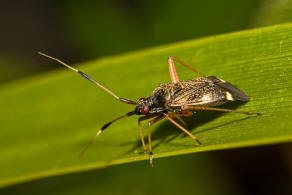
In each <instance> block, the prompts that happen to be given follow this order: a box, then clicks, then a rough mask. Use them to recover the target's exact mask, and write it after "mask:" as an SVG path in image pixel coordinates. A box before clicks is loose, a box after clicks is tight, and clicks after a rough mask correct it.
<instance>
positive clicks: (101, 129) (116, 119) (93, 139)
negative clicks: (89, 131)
mask: <svg viewBox="0 0 292 195" xmlns="http://www.w3.org/2000/svg"><path fill="white" fill-rule="evenodd" d="M134 114H135V112H134V111H133V112H128V113H127V114H124V115H122V116H119V117H118V118H115V119H114V120H112V121H110V122H108V123H106V124H105V125H103V126H102V127H101V128H100V129H99V131H97V133H96V134H95V136H94V137H93V138H92V140H91V141H90V142H89V143H88V144H87V145H86V146H85V147H84V149H83V150H82V151H81V153H80V154H79V156H78V158H79V159H80V158H81V157H82V155H83V154H84V153H85V152H86V150H87V149H88V148H89V146H91V145H92V144H93V142H94V141H95V139H96V138H97V137H98V136H99V135H100V134H101V133H102V132H103V131H104V130H105V129H106V128H108V127H109V126H110V125H111V124H112V123H114V122H116V121H118V120H120V119H122V118H125V117H129V116H132V115H134Z"/></svg>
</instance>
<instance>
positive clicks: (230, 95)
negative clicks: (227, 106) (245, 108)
mask: <svg viewBox="0 0 292 195" xmlns="http://www.w3.org/2000/svg"><path fill="white" fill-rule="evenodd" d="M225 95H226V99H227V100H230V101H234V98H233V96H232V94H231V93H229V92H228V91H227V92H226V93H225Z"/></svg>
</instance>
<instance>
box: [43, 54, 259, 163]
mask: <svg viewBox="0 0 292 195" xmlns="http://www.w3.org/2000/svg"><path fill="white" fill-rule="evenodd" d="M38 53H39V54H40V55H42V56H45V57H47V58H50V59H52V60H55V61H57V62H59V63H60V64H62V65H64V66H66V67H67V68H69V69H71V70H73V71H75V72H77V73H79V74H80V75H81V76H82V77H84V78H86V79H88V80H89V81H91V82H92V83H94V84H95V85H97V86H98V87H100V88H101V89H103V90H105V91H106V92H107V93H109V94H110V95H112V96H113V97H114V98H116V99H117V100H119V101H121V102H123V103H126V104H132V105H135V106H136V107H135V109H134V110H133V111H131V112H128V113H126V114H124V115H122V116H120V117H117V118H115V119H114V120H112V121H110V122H108V123H106V124H105V125H103V126H102V127H101V128H100V129H99V130H98V131H97V133H96V135H95V136H94V137H93V139H92V140H91V141H90V142H89V143H88V144H87V145H86V146H85V148H84V149H83V150H82V152H81V153H80V155H79V158H80V157H81V156H82V155H83V154H84V152H85V151H86V150H87V149H88V147H89V146H90V145H91V144H92V143H93V142H94V140H95V139H96V137H97V136H99V135H100V134H101V133H102V132H103V131H104V130H105V129H106V128H107V127H109V126H110V125H111V124H112V123H114V122H116V121H118V120H120V119H122V118H125V117H129V116H132V115H143V116H141V117H140V118H138V128H139V133H140V138H141V143H142V146H143V150H144V153H147V148H146V144H145V141H144V135H143V131H142V127H141V121H144V120H148V119H152V120H150V121H149V122H148V145H149V154H150V164H151V165H152V160H153V152H152V144H151V132H150V127H151V126H152V125H153V124H155V123H157V122H158V121H161V120H162V119H165V118H166V119H168V120H169V121H170V122H171V123H173V124H174V125H175V126H177V127H178V128H179V129H181V130H182V131H183V132H185V133H186V134H187V135H189V136H190V137H191V138H192V139H194V140H195V141H196V142H197V143H198V144H199V145H201V142H200V141H199V140H198V138H197V137H196V136H194V135H193V134H192V133H191V132H189V131H188V130H187V129H186V128H185V127H184V126H185V122H184V121H183V120H182V119H181V116H185V117H189V116H191V115H193V114H194V112H195V111H196V110H213V111H221V112H233V113H239V114H246V115H261V114H260V113H249V112H244V111H237V110H230V109H223V108H215V107H214V106H218V105H222V104H224V103H226V102H230V101H248V100H249V97H248V96H247V95H246V94H245V93H244V92H243V91H241V90H240V89H238V88H237V87H236V86H234V85H232V84H230V83H228V82H226V81H224V80H222V79H219V78H217V77H215V76H205V75H204V74H202V73H201V72H199V71H198V70H196V69H194V68H193V67H191V66H189V65H187V64H185V63H184V62H182V61H181V60H179V59H178V58H175V57H169V58H168V64H169V73H170V77H171V80H172V83H171V84H166V83H162V84H160V85H159V86H158V87H157V88H155V89H154V91H153V92H152V94H151V95H150V96H149V97H147V98H143V97H142V98H140V99H139V100H138V101H137V102H135V101H132V100H129V99H126V98H121V97H119V96H117V95H116V94H114V93H113V92H112V91H110V90H109V89H107V88H105V87H104V86H103V85H101V84H100V83H98V82H97V81H95V80H93V79H92V78H91V77H89V76H88V75H87V74H85V73H83V72H81V71H80V70H77V69H75V68H73V67H71V66H69V65H67V64H66V63H64V62H62V61H61V60H59V59H57V58H54V57H51V56H49V55H46V54H44V53H42V52H38ZM174 61H176V62H178V63H180V64H181V65H183V66H185V67H186V68H188V69H190V70H192V71H194V72H196V73H197V74H198V75H199V76H200V77H199V78H194V79H188V80H184V81H181V82H180V81H179V78H178V75H177V72H176V69H175V66H174ZM174 118H176V119H178V120H179V121H180V122H181V123H182V124H183V126H182V125H180V124H179V123H177V122H176V121H175V120H174Z"/></svg>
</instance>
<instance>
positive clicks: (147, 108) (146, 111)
mask: <svg viewBox="0 0 292 195" xmlns="http://www.w3.org/2000/svg"><path fill="white" fill-rule="evenodd" d="M141 112H142V113H143V114H148V113H149V106H143V109H142V110H141Z"/></svg>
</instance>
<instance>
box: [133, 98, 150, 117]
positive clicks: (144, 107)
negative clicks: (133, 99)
mask: <svg viewBox="0 0 292 195" xmlns="http://www.w3.org/2000/svg"><path fill="white" fill-rule="evenodd" d="M149 111H150V105H149V100H148V99H147V98H143V97H141V98H140V99H139V101H138V103H137V106H136V109H135V112H136V114H138V115H141V114H143V115H147V114H148V113H149Z"/></svg>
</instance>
